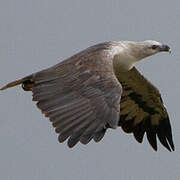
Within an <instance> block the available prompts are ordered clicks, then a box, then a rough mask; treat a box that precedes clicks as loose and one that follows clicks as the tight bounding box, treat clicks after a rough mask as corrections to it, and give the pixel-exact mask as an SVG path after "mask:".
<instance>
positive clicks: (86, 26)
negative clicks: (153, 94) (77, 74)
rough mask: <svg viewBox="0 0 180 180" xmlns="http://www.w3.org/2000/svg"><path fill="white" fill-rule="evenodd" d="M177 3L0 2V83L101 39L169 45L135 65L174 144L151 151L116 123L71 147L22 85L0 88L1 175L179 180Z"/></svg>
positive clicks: (11, 178) (32, 179)
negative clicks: (154, 90) (160, 104)
mask: <svg viewBox="0 0 180 180" xmlns="http://www.w3.org/2000/svg"><path fill="white" fill-rule="evenodd" d="M179 18H180V1H179V0H172V1H169V0H164V1H157V0H151V1H144V0H139V1H130V0H126V1H123V0H113V1H109V0H101V1H97V0H91V1H82V0H76V1H74V0H61V1H59V0H28V1H24V0H1V1H0V86H3V85H4V84H6V83H7V82H9V81H12V80H15V79H18V78H21V77H24V76H26V75H29V74H31V73H33V72H36V71H39V70H42V69H43V68H47V67H49V66H51V65H55V64H56V63H58V62H60V61H61V60H63V59H66V58H67V57H70V56H72V55H73V54H75V53H77V52H79V51H81V50H83V49H85V48H87V47H89V46H91V45H94V44H96V43H99V42H104V41H111V40H134V41H143V40H148V39H153V40H157V41H160V42H162V43H166V44H168V45H169V46H170V47H171V49H172V53H171V54H168V53H160V54H158V55H155V56H152V57H150V58H147V59H145V60H144V61H142V62H141V63H139V64H137V66H136V67H137V68H138V69H139V70H140V71H141V72H142V73H143V74H144V76H145V77H147V78H148V79H149V80H150V81H151V82H152V83H153V84H154V85H156V86H157V87H158V88H159V90H160V92H161V94H162V98H163V100H164V104H165V105H166V107H167V110H168V112H169V116H170V119H171V125H172V130H173V136H174V143H175V146H176V151H175V152H172V153H170V152H168V151H167V150H166V149H165V148H164V147H162V146H161V145H160V144H159V143H158V152H154V151H153V150H152V148H151V147H150V145H149V144H148V143H147V139H146V138H144V141H143V143H142V144H139V143H137V142H136V141H135V139H134V137H133V136H132V135H129V134H125V133H124V132H123V131H122V130H121V128H119V129H117V130H109V131H108V132H107V134H106V135H105V137H104V139H103V140H102V141H101V142H100V143H98V144H96V143H94V142H93V141H92V142H91V143H89V144H88V145H86V146H84V145H82V144H78V145H77V146H76V147H75V148H73V149H69V148H68V147H67V146H66V143H64V144H59V143H58V140H57V134H56V133H55V132H54V129H53V128H52V126H51V123H50V122H49V120H48V119H47V118H45V117H44V116H43V115H42V114H41V113H40V111H39V110H38V109H37V108H36V105H35V103H34V102H32V101H31V99H32V97H31V93H30V92H24V91H23V90H22V89H21V87H16V88H13V89H9V90H7V91H4V92H0V107H1V108H0V116H1V118H0V172H1V173H0V178H1V179H6V180H41V179H42V180H49V179H53V180H58V179H62V180H70V179H74V180H84V179H86V180H100V179H103V180H109V179H112V180H116V179H123V180H136V179H137V180H146V179H148V180H162V179H163V180H169V179H179V178H180V172H179V169H180V140H179V136H180V121H179V117H180V110H179V107H180V96H179V89H180V83H179V78H180V70H179V67H180V47H179V46H180V37H179V32H180V20H179Z"/></svg>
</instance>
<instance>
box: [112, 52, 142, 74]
mask: <svg viewBox="0 0 180 180" xmlns="http://www.w3.org/2000/svg"><path fill="white" fill-rule="evenodd" d="M137 61H139V60H138V59H137V58H135V57H133V56H131V55H128V54H118V55H115V56H114V59H113V68H114V71H115V72H120V71H122V72H126V71H129V70H131V69H132V68H133V67H134V65H135V63H136V62H137Z"/></svg>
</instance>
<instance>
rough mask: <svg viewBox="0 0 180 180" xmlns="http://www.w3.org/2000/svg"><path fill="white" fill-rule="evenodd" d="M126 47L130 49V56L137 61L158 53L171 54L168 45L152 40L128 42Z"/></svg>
mask: <svg viewBox="0 0 180 180" xmlns="http://www.w3.org/2000/svg"><path fill="white" fill-rule="evenodd" d="M128 46H129V47H130V49H131V53H132V55H133V56H135V57H136V58H138V59H139V60H141V59H143V58H146V57H148V56H152V55H154V54H157V53H159V52H171V49H170V47H169V46H168V45H165V44H162V43H160V42H157V41H153V40H147V41H143V42H132V41H129V43H128Z"/></svg>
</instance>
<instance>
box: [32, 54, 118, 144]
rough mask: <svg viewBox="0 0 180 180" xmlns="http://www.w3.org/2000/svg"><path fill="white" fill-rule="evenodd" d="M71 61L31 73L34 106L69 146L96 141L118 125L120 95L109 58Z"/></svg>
mask: <svg viewBox="0 0 180 180" xmlns="http://www.w3.org/2000/svg"><path fill="white" fill-rule="evenodd" d="M74 58H75V59H71V62H69V61H68V60H67V61H64V62H62V63H60V64H58V65H56V66H53V67H51V68H49V69H46V70H43V71H41V72H38V73H36V74H34V75H33V82H34V87H33V88H32V92H33V100H34V101H37V107H38V108H40V109H41V111H42V113H43V114H45V116H46V117H49V119H50V121H51V122H52V125H53V126H54V127H55V131H56V133H58V134H59V137H58V140H59V142H64V141H65V140H66V139H67V138H69V140H68V146H69V147H73V146H75V145H76V144H77V143H78V142H79V141H80V142H82V143H83V144H87V143H88V142H90V140H91V139H93V138H94V140H95V141H96V142H99V141H100V140H101V139H102V138H103V136H104V134H105V132H106V130H105V129H107V127H111V128H116V127H117V126H118V121H119V112H120V97H121V92H122V88H121V85H120V83H119V82H118V80H117V79H116V77H115V74H114V72H113V67H112V59H109V56H103V57H102V56H98V57H96V56H90V57H87V58H86V60H82V59H81V58H79V57H77V56H76V57H74ZM99 61H101V63H100V62H99ZM110 62H111V64H109V63H110ZM102 63H103V64H104V69H102Z"/></svg>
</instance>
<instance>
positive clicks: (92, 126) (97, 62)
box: [0, 40, 175, 151]
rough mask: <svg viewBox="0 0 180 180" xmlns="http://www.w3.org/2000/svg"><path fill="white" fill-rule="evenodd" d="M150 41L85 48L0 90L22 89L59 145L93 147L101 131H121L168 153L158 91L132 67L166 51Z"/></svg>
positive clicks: (168, 141) (169, 138)
mask: <svg viewBox="0 0 180 180" xmlns="http://www.w3.org/2000/svg"><path fill="white" fill-rule="evenodd" d="M170 51H171V50H170V47H169V46H168V45H165V44H162V43H160V42H157V41H153V40H146V41H143V42H134V41H111V42H104V43H100V44H96V45H94V46H91V47H89V48H87V49H85V50H83V51H81V52H79V53H77V54H75V55H73V56H71V57H70V58H67V59H66V60H64V61H61V62H60V63H58V64H56V65H54V66H52V67H50V68H47V69H44V70H42V71H39V72H36V73H33V74H31V75H29V76H26V77H24V78H22V79H19V80H16V81H13V82H11V83H9V84H7V85H6V86H4V87H2V88H1V89H0V90H5V89H7V88H10V87H13V86H16V85H20V84H21V85H22V88H23V89H24V90H25V91H32V94H33V98H32V100H33V101H36V102H37V107H38V108H39V109H40V110H41V112H42V113H43V114H44V115H45V116H46V117H48V118H49V120H50V121H51V122H52V125H53V127H54V128H55V131H56V133H58V134H59V135H58V140H59V142H60V143H62V142H64V141H66V140H67V139H68V141H67V144H68V146H69V147H70V148H72V147H74V146H75V145H76V144H77V143H78V142H81V143H82V144H88V143H89V142H90V141H91V140H92V139H93V140H94V141H95V142H99V141H100V140H101V139H102V138H103V137H104V135H105V133H106V131H107V129H109V128H111V129H116V128H117V127H121V128H122V130H123V131H125V132H126V133H133V135H134V137H135V139H136V140H137V141H138V142H139V143H142V141H143V137H144V134H146V136H147V140H148V142H149V144H150V145H151V146H152V148H153V149H154V150H155V151H157V139H158V140H159V141H160V143H161V144H162V145H163V146H164V147H165V148H167V149H168V150H169V151H172V150H173V151H174V149H175V148H174V143H173V137H172V130H171V125H170V121H169V116H168V113H167V110H166V108H165V106H164V105H163V100H162V98H161V95H160V92H159V90H158V89H157V88H156V87H155V86H154V85H153V84H151V83H150V82H149V81H148V80H147V79H146V78H145V77H144V76H142V75H141V73H140V72H139V71H138V70H137V69H136V68H135V66H134V65H135V63H136V62H139V61H140V60H142V59H144V58H146V57H148V56H151V55H154V54H157V53H159V52H170Z"/></svg>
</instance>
